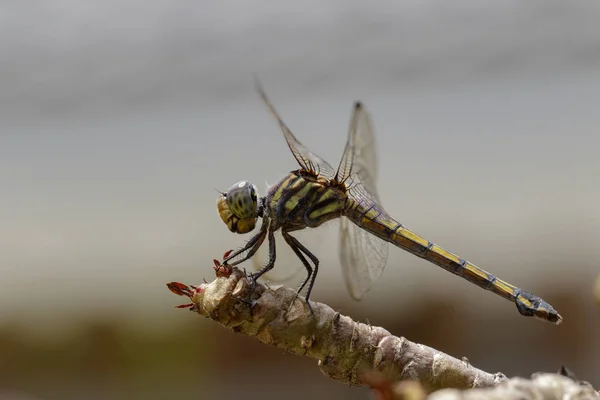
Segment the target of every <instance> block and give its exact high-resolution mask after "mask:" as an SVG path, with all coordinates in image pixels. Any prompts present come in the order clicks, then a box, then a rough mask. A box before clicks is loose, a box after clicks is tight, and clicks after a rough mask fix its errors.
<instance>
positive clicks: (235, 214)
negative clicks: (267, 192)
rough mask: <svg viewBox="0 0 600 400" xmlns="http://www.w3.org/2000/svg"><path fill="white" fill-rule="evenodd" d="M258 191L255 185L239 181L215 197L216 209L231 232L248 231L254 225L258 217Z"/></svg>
mask: <svg viewBox="0 0 600 400" xmlns="http://www.w3.org/2000/svg"><path fill="white" fill-rule="evenodd" d="M257 210H258V193H257V190H256V186H254V185H253V184H252V183H250V182H248V181H240V182H237V183H236V184H234V185H233V186H231V187H230V188H229V190H228V191H227V192H225V193H222V194H221V196H219V198H218V199H217V211H218V212H219V216H220V217H221V220H222V221H223V222H224V223H225V225H227V228H229V230H230V231H231V232H235V233H241V234H243V233H248V232H250V231H252V230H253V229H254V227H255V226H256V218H257V217H258V213H257Z"/></svg>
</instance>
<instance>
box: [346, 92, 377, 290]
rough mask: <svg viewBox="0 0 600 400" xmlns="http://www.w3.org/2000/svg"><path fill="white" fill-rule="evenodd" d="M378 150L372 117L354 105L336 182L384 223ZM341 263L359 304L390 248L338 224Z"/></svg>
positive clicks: (354, 228)
mask: <svg viewBox="0 0 600 400" xmlns="http://www.w3.org/2000/svg"><path fill="white" fill-rule="evenodd" d="M377 173H378V166H377V149H376V146H375V132H374V129H373V124H372V122H371V117H370V116H369V113H368V112H367V111H366V109H365V108H364V106H363V105H362V104H361V103H359V102H357V103H356V105H355V107H354V112H353V114H352V118H351V120H350V127H349V131H348V139H347V141H346V147H345V149H344V154H343V156H342V160H341V161H340V165H339V167H338V172H337V178H338V180H339V181H344V180H347V183H348V184H349V186H350V190H349V192H350V193H349V194H350V196H351V197H352V198H353V199H354V200H355V201H357V202H359V203H361V204H363V205H364V206H366V207H367V208H368V207H371V206H373V207H374V208H375V209H377V210H378V211H379V216H378V217H377V218H379V219H382V220H385V219H387V218H388V215H387V213H386V212H385V210H384V209H383V207H382V206H381V204H380V202H379V193H378V191H377V185H376V181H377ZM340 222H341V223H340V247H339V252H340V262H341V264H342V274H343V276H344V280H345V282H346V287H347V288H348V292H349V293H350V295H351V296H352V298H354V299H355V300H360V299H361V298H362V297H363V295H364V294H365V293H366V292H367V291H368V290H369V289H370V288H371V284H372V282H373V281H374V280H376V279H377V278H379V277H380V276H381V273H382V272H383V270H384V268H385V265H386V263H387V258H388V251H389V245H388V243H387V242H385V241H384V240H382V239H380V238H378V237H377V236H375V235H373V234H371V233H369V232H367V231H365V230H364V229H362V228H360V227H359V226H357V225H355V224H354V223H353V222H351V221H350V220H348V219H347V218H342V219H341V221H340Z"/></svg>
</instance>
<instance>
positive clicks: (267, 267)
mask: <svg viewBox="0 0 600 400" xmlns="http://www.w3.org/2000/svg"><path fill="white" fill-rule="evenodd" d="M268 232H269V234H268V236H269V261H268V262H267V264H266V265H265V266H264V267H262V268H261V270H260V271H258V272H254V273H251V274H250V279H251V280H252V290H251V293H252V292H253V291H254V288H255V287H256V281H257V280H258V278H260V277H261V276H262V275H263V274H266V273H267V272H269V271H270V270H272V269H273V267H274V266H275V256H276V253H275V234H274V233H273V230H272V229H269V230H268Z"/></svg>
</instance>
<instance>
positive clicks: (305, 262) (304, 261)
mask: <svg viewBox="0 0 600 400" xmlns="http://www.w3.org/2000/svg"><path fill="white" fill-rule="evenodd" d="M281 235H282V236H283V238H284V239H285V241H286V242H287V244H288V245H289V246H290V247H291V248H292V250H294V253H296V256H298V258H299V259H300V261H302V264H303V265H304V268H306V272H307V275H306V278H305V279H304V281H303V282H302V284H301V285H300V287H299V288H298V290H296V298H298V296H299V295H300V292H302V289H304V287H305V286H306V284H307V283H308V281H309V279H310V277H311V276H312V274H313V271H314V270H313V267H311V265H310V263H309V262H308V260H307V259H306V257H304V254H302V251H300V249H299V248H298V246H296V244H295V243H294V239H295V238H294V237H292V236H291V235H290V234H289V233H288V232H286V231H282V232H281ZM306 304H308V308H309V309H310V312H311V314H314V312H313V309H312V307H311V305H310V302H309V301H308V299H307V301H306Z"/></svg>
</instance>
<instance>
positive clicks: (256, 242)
mask: <svg viewBox="0 0 600 400" xmlns="http://www.w3.org/2000/svg"><path fill="white" fill-rule="evenodd" d="M268 228H269V224H268V222H267V220H266V218H265V219H263V223H262V225H261V227H260V231H259V232H258V233H257V234H256V235H254V236H253V237H252V238H251V239H250V240H248V242H246V244H245V245H244V247H242V248H241V249H239V250H236V251H234V252H233V253H231V254H229V256H227V257H226V258H225V259H224V260H223V264H225V263H228V264H229V265H230V266H232V267H234V266H236V265H238V264H241V263H243V262H244V261H246V260H248V259H249V258H251V257H252V256H253V255H254V254H256V252H257V251H258V249H259V247H260V246H261V245H262V244H263V242H264V241H265V238H266V237H267V231H268ZM246 250H248V253H246V255H245V256H244V257H242V258H240V259H239V260H235V261H233V262H231V263H229V260H231V259H233V258H235V257H237V256H238V255H240V254H242V253H243V252H245V251H246Z"/></svg>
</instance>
